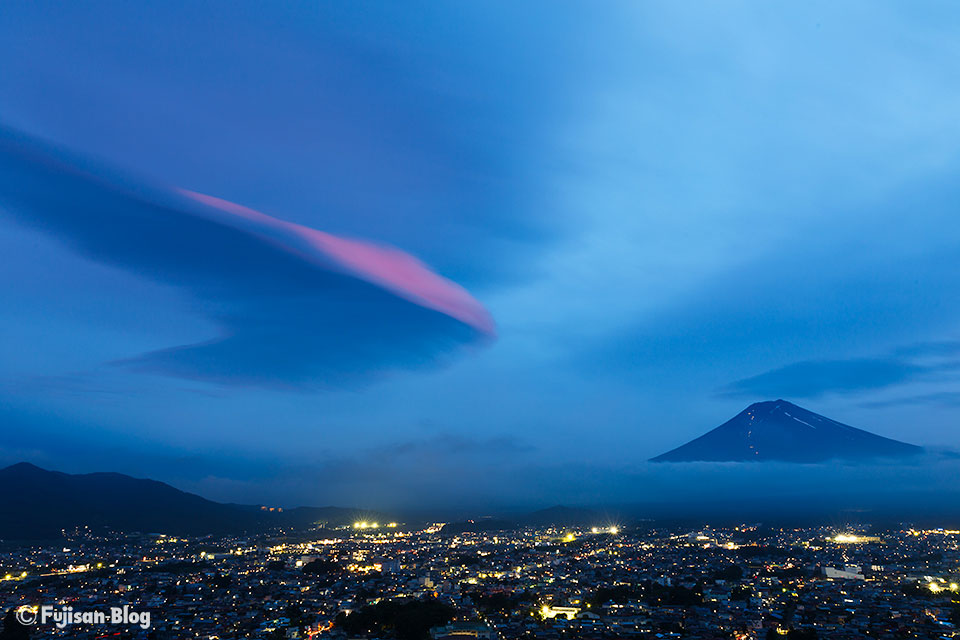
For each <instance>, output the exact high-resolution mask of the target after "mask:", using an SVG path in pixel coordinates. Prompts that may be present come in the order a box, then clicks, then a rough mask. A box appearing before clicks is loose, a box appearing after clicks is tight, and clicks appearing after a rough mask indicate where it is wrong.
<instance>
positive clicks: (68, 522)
mask: <svg viewBox="0 0 960 640" xmlns="http://www.w3.org/2000/svg"><path fill="white" fill-rule="evenodd" d="M357 514H358V512H357V511H356V510H353V509H341V508H338V507H300V508H297V509H290V510H284V511H265V510H263V509H261V508H260V507H258V506H253V505H239V504H222V503H219V502H213V501H212V500H207V499H205V498H201V497H200V496H198V495H194V494H192V493H187V492H185V491H180V490H179V489H175V488H173V487H171V486H170V485H168V484H164V483H163V482H158V481H156V480H141V479H138V478H132V477H130V476H126V475H123V474H120V473H88V474H80V475H72V474H67V473H61V472H58V471H47V470H45V469H41V468H40V467H37V466H35V465H32V464H29V463H25V462H23V463H20V464H15V465H13V466H10V467H7V468H5V469H0V516H2V517H0V539H7V540H10V539H38V538H51V537H57V536H59V535H60V534H61V530H63V529H67V530H70V529H74V528H76V527H79V526H89V527H91V528H93V529H99V528H109V529H112V530H115V531H125V532H130V531H139V532H144V533H169V534H181V535H186V534H193V535H198V534H208V533H215V534H221V533H239V532H242V531H256V530H262V529H265V528H268V527H277V526H306V525H313V524H326V525H327V526H336V525H341V524H345V523H348V522H352V521H353V518H354V517H356V515H357Z"/></svg>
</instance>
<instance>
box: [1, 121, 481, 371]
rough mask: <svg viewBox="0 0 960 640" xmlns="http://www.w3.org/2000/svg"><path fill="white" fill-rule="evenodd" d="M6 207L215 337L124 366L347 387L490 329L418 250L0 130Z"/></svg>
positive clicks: (421, 361)
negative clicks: (300, 220)
mask: <svg viewBox="0 0 960 640" xmlns="http://www.w3.org/2000/svg"><path fill="white" fill-rule="evenodd" d="M0 204H3V205H4V210H5V211H6V212H8V213H9V214H11V215H13V216H14V217H15V218H16V219H18V220H19V221H21V222H22V223H25V224H27V225H29V226H32V227H34V228H36V229H39V230H41V231H43V232H45V233H47V234H50V235H53V236H55V237H57V238H59V239H60V240H62V241H63V242H65V243H66V244H68V245H69V246H70V247H71V248H73V249H74V250H76V251H78V252H80V253H81V254H83V255H85V256H87V257H89V258H92V259H94V260H96V261H99V262H102V263H106V264H110V265H112V266H116V267H120V268H122V269H125V270H128V271H132V272H134V273H137V274H139V275H141V276H143V277H146V278H149V279H152V280H154V281H159V282H162V283H165V284H170V285H174V286H176V287H178V288H180V289H183V290H184V291H187V292H189V293H190V294H191V296H192V297H193V299H194V300H195V301H196V303H197V307H198V308H199V309H200V310H201V312H202V313H203V314H204V315H205V316H207V317H209V318H210V319H212V320H213V321H214V322H215V323H216V324H217V325H218V326H219V327H220V335H219V336H217V337H215V338H213V339H210V340H207V341H204V342H200V343H197V344H188V345H180V346H174V347H171V348H168V349H163V350H160V351H154V352H150V353H145V354H141V355H138V356H134V357H132V358H130V359H129V360H126V361H124V363H123V364H125V365H129V366H135V367H137V368H140V369H145V370H149V371H154V372H159V373H164V374H169V375H175V376H180V377H185V378H194V379H201V380H212V381H217V382H222V383H229V384H246V385H262V386H299V385H305V384H315V383H319V384H331V385H338V386H339V385H342V384H344V383H346V384H351V383H354V382H358V381H362V380H365V379H367V378H369V377H370V375H371V374H374V373H376V372H380V371H383V370H386V369H394V368H409V367H415V366H422V365H425V364H429V363H433V362H435V361H437V360H438V359H439V358H441V357H442V356H443V355H444V354H446V353H448V352H450V351H451V350H453V349H455V348H457V347H461V346H464V345H468V344H472V343H477V342H482V341H484V340H487V339H490V338H492V337H493V335H494V334H495V329H494V323H493V319H492V318H491V316H490V314H489V313H488V312H487V311H486V309H485V308H484V307H483V306H482V305H481V304H480V303H479V302H477V301H476V300H475V299H474V298H473V297H472V296H471V295H470V294H469V293H467V291H465V290H464V289H463V288H462V287H460V286H458V285H457V284H455V283H453V282H451V281H449V280H447V279H445V278H443V277H441V276H439V275H437V274H436V273H434V272H432V271H431V270H430V269H428V268H427V267H426V266H425V265H423V264H422V263H421V262H420V261H418V260H417V259H416V258H414V257H412V256H410V255H408V254H406V253H404V252H402V251H399V250H397V249H392V248H388V247H383V246H378V245H376V244H372V243H368V242H363V241H359V240H353V239H345V238H341V237H338V236H335V235H331V234H328V233H324V232H322V231H318V230H316V229H311V228H308V227H305V226H302V225H297V224H293V223H290V222H286V221H284V220H280V219H277V218H273V217H271V216H268V215H266V214H263V213H260V212H258V211H254V210H252V209H248V208H246V207H242V206H240V205H237V204H234V203H232V202H228V201H225V200H221V199H219V198H214V197H211V196H207V195H203V194H198V193H193V192H189V191H185V190H177V189H164V188H158V187H153V186H151V185H148V184H145V183H144V182H143V181H141V180H139V179H136V178H131V177H129V176H124V175H122V174H120V173H118V172H115V171H113V170H110V169H107V168H104V167H101V166H98V165H97V164H96V163H93V162H90V161H89V160H87V159H84V158H80V157H76V156H73V155H71V154H69V153H66V152H64V151H62V150H59V149H56V148H54V147H52V146H50V145H47V144H45V143H43V142H40V141H38V140H36V139H34V138H31V137H29V136H27V135H24V134H21V133H18V132H14V131H10V130H2V129H0Z"/></svg>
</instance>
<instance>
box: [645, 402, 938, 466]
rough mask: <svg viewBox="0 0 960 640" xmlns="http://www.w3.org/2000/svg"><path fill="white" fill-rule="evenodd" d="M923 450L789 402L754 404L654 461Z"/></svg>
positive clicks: (813, 458)
mask: <svg viewBox="0 0 960 640" xmlns="http://www.w3.org/2000/svg"><path fill="white" fill-rule="evenodd" d="M922 451H923V449H922V448H920V447H918V446H915V445H912V444H907V443H905V442H899V441H897V440H891V439H890V438H884V437H883V436H878V435H876V434H874V433H870V432H869V431H864V430H863V429H857V428H855V427H851V426H849V425H845V424H842V423H840V422H837V421H836V420H831V419H830V418H826V417H824V416H821V415H818V414H816V413H813V412H812V411H807V410H806V409H804V408H802V407H798V406H797V405H795V404H793V403H790V402H787V401H786V400H768V401H766V402H757V403H755V404H752V405H750V406H749V407H747V408H746V409H744V410H743V411H741V412H740V413H739V414H737V415H736V416H734V417H733V418H732V419H730V420H728V421H727V422H725V423H723V424H722V425H720V426H719V427H717V428H716V429H713V430H712V431H708V432H707V433H705V434H703V435H702V436H700V437H699V438H697V439H695V440H691V441H690V442H688V443H687V444H685V445H682V446H680V447H677V448H676V449H673V450H672V451H668V452H666V453H664V454H662V455H659V456H657V457H656V458H653V459H652V462H694V461H715V462H746V461H751V460H752V461H767V460H779V461H784V462H822V461H824V460H830V459H843V460H864V459H869V458H881V457H883V458H902V457H905V456H911V455H916V454H918V453H921V452H922Z"/></svg>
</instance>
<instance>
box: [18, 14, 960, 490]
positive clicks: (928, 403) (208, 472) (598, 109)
mask: <svg viewBox="0 0 960 640" xmlns="http://www.w3.org/2000/svg"><path fill="white" fill-rule="evenodd" d="M600 9H601V8H598V6H597V5H596V4H595V3H563V4H562V5H557V4H556V3H541V4H538V3H532V4H529V3H528V4H523V5H522V6H517V5H516V3H493V4H491V3H462V2H461V3H432V4H422V5H416V6H411V5H410V4H409V3H405V4H404V5H403V6H400V5H394V4H390V3H385V2H384V3H357V2H350V3H339V4H333V3H316V2H304V3H301V4H296V3H274V4H264V3H242V2H224V3H203V4H196V3H176V2H168V3H155V4H152V5H144V4H142V3H121V2H118V3H107V2H98V3H82V4H80V3H75V4H74V3H45V2H9V3H6V4H5V5H4V10H3V15H2V17H0V60H2V61H3V63H2V64H0V255H2V261H0V300H2V301H3V303H2V304H0V426H2V429H3V434H4V437H3V440H2V442H0V463H12V462H16V461H20V460H30V461H32V462H35V463H37V464H40V465H43V466H47V467H52V468H58V469H62V470H67V471H92V470H103V469H112V470H118V471H124V472H127V473H132V474H135V475H140V476H151V477H155V478H158V479H162V480H166V481H169V482H172V483H174V484H176V485H177V486H179V487H182V488H186V489H190V490H195V491H199V492H201V493H203V494H204V495H207V496H209V497H212V498H216V499H224V500H236V501H279V502H283V503H286V504H291V503H312V504H322V503H329V502H335V503H340V504H358V505H363V506H367V505H369V506H383V505H412V504H432V503H437V504H441V503H442V504H452V503H456V502H457V501H458V500H475V501H477V502H479V503H488V504H510V503H514V502H516V503H519V502H530V503H535V502H556V501H561V500H557V499H555V498H557V497H558V496H562V497H567V498H569V500H567V501H571V500H572V501H577V500H580V501H586V500H591V499H599V498H597V496H602V497H603V498H604V499H605V498H607V497H609V498H610V499H617V500H619V499H627V498H632V497H635V496H636V495H637V494H638V492H645V491H654V492H655V491H656V489H655V487H656V486H657V481H656V480H655V479H654V480H651V478H654V477H655V476H656V474H657V473H660V472H655V471H650V470H649V469H647V467H646V465H645V463H644V462H643V461H644V460H646V459H647V458H649V457H651V456H653V455H656V454H658V453H661V452H663V451H664V450H667V449H670V448H672V447H674V446H676V445H678V444H680V443H682V442H684V441H686V440H688V439H690V438H692V437H695V436H696V435H699V434H700V433H702V432H703V431H705V430H706V429H708V428H710V427H713V426H715V425H717V424H719V423H720V422H723V421H724V420H726V419H727V418H729V417H730V416H731V415H733V414H734V413H736V412H737V411H739V410H740V409H741V408H743V406H745V405H746V404H748V403H750V402H752V401H755V400H762V399H770V398H776V397H783V398H787V399H790V400H792V401H794V402H796V403H798V404H801V405H803V406H805V407H807V408H809V409H811V410H814V411H817V412H819V413H823V414H825V415H828V416H830V417H832V418H835V419H838V420H841V421H843V422H846V423H848V424H853V425H856V426H860V427H862V428H866V429H870V430H872V431H875V432H876V433H880V434H882V435H886V436H890V437H894V438H898V439H902V440H907V441H910V442H914V443H917V444H921V445H925V446H934V447H938V446H940V447H942V446H946V447H957V446H960V443H958V440H960V435H958V433H957V416H958V415H960V391H958V387H957V380H958V373H960V330H958V320H960V224H957V222H956V217H957V210H958V204H960V187H958V186H957V180H956V176H957V172H958V169H960V153H958V152H960V123H958V120H957V117H956V114H957V113H960V41H958V40H957V38H956V37H955V34H956V33H957V28H958V26H960V7H957V6H956V5H955V4H954V3H950V2H939V3H938V2H923V3H919V4H918V3H911V4H909V5H906V4H904V5H896V6H893V5H890V6H878V5H876V4H875V3H868V2H863V3H843V4H842V5H839V6H838V5H837V3H828V2H824V3H797V4H796V5H794V6H783V5H779V6H773V5H769V4H764V3H752V4H751V3H747V4H743V3H699V4H698V5H697V6H696V7H692V6H686V5H681V4H678V3H673V2H659V3H642V4H638V3H632V2H626V3H622V4H618V3H607V4H605V5H603V7H602V10H600ZM183 190H187V191H189V192H195V193H199V194H206V195H208V196H213V197H215V198H220V199H223V200H225V201H227V202H226V203H224V202H219V201H213V200H209V199H207V198H205V197H202V196H191V195H190V194H188V193H185V192H184V191H183ZM231 203H236V204H238V205H242V206H244V207H249V208H250V209H253V210H256V211H257V212H262V214H264V215H263V216H259V214H254V213H250V212H249V211H247V210H245V209H238V208H236V207H235V206H234V205H233V204H231ZM493 324H495V329H494V328H493V327H492V325H493ZM651 487H653V488H651Z"/></svg>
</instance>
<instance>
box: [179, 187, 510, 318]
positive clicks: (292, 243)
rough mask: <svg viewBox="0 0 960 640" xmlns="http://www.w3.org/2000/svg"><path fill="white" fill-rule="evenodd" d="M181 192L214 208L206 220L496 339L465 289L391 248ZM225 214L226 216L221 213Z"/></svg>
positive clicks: (484, 312)
mask: <svg viewBox="0 0 960 640" xmlns="http://www.w3.org/2000/svg"><path fill="white" fill-rule="evenodd" d="M180 192H181V193H183V194H184V195H186V196H187V197H189V198H192V199H194V200H196V201H197V202H199V203H201V204H203V205H206V207H209V208H212V209H214V210H215V211H208V212H207V214H208V215H209V216H210V217H215V218H218V219H219V220H220V221H222V222H225V223H227V224H231V223H232V224H234V225H237V226H242V227H243V228H244V230H246V231H248V232H253V233H261V234H263V235H265V236H267V237H269V238H270V239H271V240H272V241H274V242H275V243H278V244H279V245H280V246H281V247H283V248H285V249H287V250H289V251H291V252H294V253H296V254H297V255H298V256H299V257H300V258H302V259H304V260H307V261H308V262H312V263H316V264H318V265H321V266H324V267H325V268H339V269H340V270H342V271H343V272H344V273H347V274H349V275H352V276H354V277H356V278H360V279H362V280H365V281H367V282H370V283H371V284H375V285H378V286H381V287H384V288H385V289H388V290H389V291H391V292H392V293H394V294H396V295H398V296H400V297H402V298H404V299H405V300H409V301H410V302H414V303H416V304H419V305H421V306H424V307H427V308H428V309H433V310H434V311H439V312H441V313H445V314H446V315H448V316H450V317H452V318H456V319H457V320H460V321H461V322H464V323H466V324H468V325H470V326H472V327H474V328H475V329H477V330H478V331H481V332H483V333H486V334H488V335H494V334H495V333H496V329H495V326H494V322H493V317H492V316H491V315H490V313H489V312H488V311H487V310H486V309H485V308H484V307H483V305H481V304H480V303H479V302H478V301H477V300H476V299H475V298H474V297H473V296H471V295H470V294H469V293H468V292H467V290H466V289H464V288H463V287H461V286H460V285H458V284H456V283H454V282H451V281H450V280H447V279H446V278H444V277H442V276H440V275H437V274H436V273H434V272H433V271H430V269H429V268H428V267H427V266H426V265H424V264H423V263H422V262H420V261H419V260H417V259H416V258H414V257H413V256H411V255H410V254H407V253H404V252H403V251H400V250H398V249H394V248H391V247H385V246H378V245H374V244H371V243H369V242H363V241H360V240H351V239H347V238H340V237H338V236H335V235H332V234H329V233H325V232H323V231H319V230H317V229H311V228H310V227H305V226H303V225H300V224H296V223H293V222H288V221H286V220H280V219H278V218H274V217H271V216H268V215H267V214H265V213H261V212H259V211H256V210H254V209H250V208H249V207H244V206H243V205H239V204H236V203H234V202H230V201H229V200H223V199H221V198H216V197H214V196H209V195H205V194H202V193H196V192H194V191H188V190H185V189H182V190H180ZM222 214H226V216H224V215H222Z"/></svg>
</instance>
